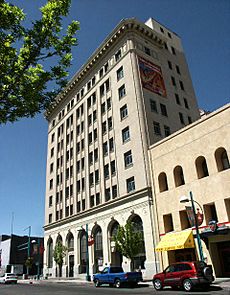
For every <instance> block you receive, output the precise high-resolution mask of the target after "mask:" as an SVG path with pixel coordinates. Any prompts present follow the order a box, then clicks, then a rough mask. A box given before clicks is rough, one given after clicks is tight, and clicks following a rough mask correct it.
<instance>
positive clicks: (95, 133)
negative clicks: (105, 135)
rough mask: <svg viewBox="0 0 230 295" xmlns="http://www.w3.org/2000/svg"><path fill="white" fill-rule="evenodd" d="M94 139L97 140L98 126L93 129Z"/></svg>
mask: <svg viewBox="0 0 230 295" xmlns="http://www.w3.org/2000/svg"><path fill="white" fill-rule="evenodd" d="M93 139H94V141H95V140H97V128H96V129H94V130H93Z"/></svg>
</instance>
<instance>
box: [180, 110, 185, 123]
mask: <svg viewBox="0 0 230 295" xmlns="http://www.w3.org/2000/svg"><path fill="white" fill-rule="evenodd" d="M179 118H180V122H181V124H183V125H185V122H184V116H183V114H182V113H179Z"/></svg>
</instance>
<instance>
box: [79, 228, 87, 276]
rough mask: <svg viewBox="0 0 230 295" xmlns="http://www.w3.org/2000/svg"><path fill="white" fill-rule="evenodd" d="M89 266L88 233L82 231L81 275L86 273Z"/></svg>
mask: <svg viewBox="0 0 230 295" xmlns="http://www.w3.org/2000/svg"><path fill="white" fill-rule="evenodd" d="M86 264H87V243H86V232H85V231H84V230H82V231H81V232H80V269H79V272H80V273H86Z"/></svg>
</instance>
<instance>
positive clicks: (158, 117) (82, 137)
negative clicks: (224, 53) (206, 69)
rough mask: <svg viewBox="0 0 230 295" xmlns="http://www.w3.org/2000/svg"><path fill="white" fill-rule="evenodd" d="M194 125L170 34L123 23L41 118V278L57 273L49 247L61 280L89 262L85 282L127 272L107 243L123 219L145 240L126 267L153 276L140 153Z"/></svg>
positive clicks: (146, 170) (154, 257) (183, 67)
mask: <svg viewBox="0 0 230 295" xmlns="http://www.w3.org/2000/svg"><path fill="white" fill-rule="evenodd" d="M199 117H200V115H199V110H198V107H197V102H196V98H195V94H194V90H193V86H192V82H191V78H190V75H189V70H188V67H187V63H186V59H185V55H184V52H183V48H182V45H181V40H180V38H179V37H178V35H177V34H175V33H174V32H172V31H170V30H169V29H168V28H166V27H164V26H163V25H161V24H159V23H158V22H156V21H155V20H153V19H152V18H151V19H149V20H148V21H147V22H146V23H145V24H144V23H142V22H140V21H138V20H136V19H125V20H122V21H121V22H120V23H119V24H118V25H117V27H116V28H115V29H114V30H113V31H112V32H111V33H110V35H109V36H108V37H107V38H106V39H105V40H104V42H103V43H102V44H101V46H100V47H99V48H98V49H97V50H96V51H95V52H94V54H93V55H92V56H91V57H90V58H89V59H88V61H87V62H86V64H85V65H83V66H82V68H81V69H80V71H79V72H77V73H76V75H75V76H74V77H73V78H72V80H71V81H70V82H69V84H68V86H67V87H66V89H65V90H63V92H62V93H61V94H60V95H59V96H58V97H57V98H56V101H55V103H54V104H53V105H52V106H51V108H50V110H49V111H48V112H47V113H46V118H47V120H48V123H49V129H48V153H47V185H46V187H47V188H46V205H45V207H46V208H45V226H44V229H45V255H44V273H45V274H49V275H50V276H56V274H57V272H56V269H57V268H56V265H55V263H54V260H53V249H54V246H55V244H56V242H57V241H58V240H60V241H62V242H63V243H64V244H66V245H67V246H68V254H67V256H66V258H65V262H64V265H63V267H62V276H66V277H71V276H74V277H81V276H85V273H86V267H87V257H88V256H89V272H90V274H92V273H94V272H96V271H97V270H98V268H99V267H100V266H102V265H108V264H121V265H122V266H123V267H124V269H126V270H128V269H130V262H129V261H128V260H127V259H126V258H125V257H121V256H120V254H119V253H117V252H116V249H115V248H114V247H113V244H111V238H112V236H113V235H114V234H115V232H116V230H117V227H118V225H119V224H120V225H124V224H125V223H126V222H127V221H128V220H131V221H133V222H134V224H135V226H136V229H137V230H139V231H143V233H144V240H145V247H144V248H143V249H141V250H140V253H139V255H138V256H137V257H136V259H135V267H136V268H141V269H142V272H143V275H144V278H151V277H152V274H153V273H155V272H156V271H158V270H159V269H160V262H159V256H158V254H157V253H156V252H155V251H154V248H155V246H156V245H155V242H154V241H155V240H158V237H157V236H156V233H155V222H156V221H155V217H154V212H155V209H154V206H153V205H154V204H153V198H152V196H153V191H152V185H151V177H152V175H151V173H150V163H149V155H148V148H149V146H150V145H152V144H154V143H156V142H158V141H159V140H162V139H163V138H165V137H167V136H169V135H170V134H172V133H174V132H175V131H177V130H179V129H181V128H182V127H184V126H185V125H188V124H191V123H192V122H194V121H196V120H197V119H199ZM86 230H88V234H89V235H90V236H93V238H94V244H93V245H92V246H89V253H88V252H87V249H86V248H87V247H86V234H87V233H86Z"/></svg>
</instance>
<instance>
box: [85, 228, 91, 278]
mask: <svg viewBox="0 0 230 295" xmlns="http://www.w3.org/2000/svg"><path fill="white" fill-rule="evenodd" d="M85 228H86V229H85V234H86V281H88V282H90V281H91V278H90V275H89V233H88V230H89V228H88V223H86V226H85Z"/></svg>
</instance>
